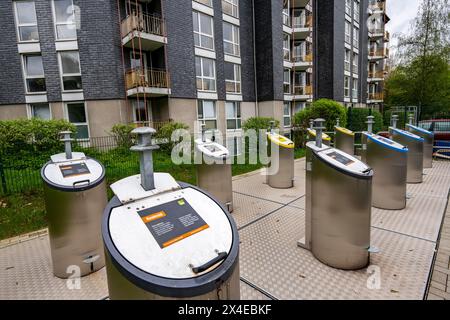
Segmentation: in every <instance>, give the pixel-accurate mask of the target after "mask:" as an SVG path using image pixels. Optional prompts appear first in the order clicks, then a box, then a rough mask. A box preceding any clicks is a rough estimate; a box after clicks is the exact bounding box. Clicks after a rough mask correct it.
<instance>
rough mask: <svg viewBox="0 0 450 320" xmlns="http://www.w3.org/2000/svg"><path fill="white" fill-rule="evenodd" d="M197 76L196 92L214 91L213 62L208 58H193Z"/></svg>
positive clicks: (214, 73) (214, 70) (214, 72)
mask: <svg viewBox="0 0 450 320" xmlns="http://www.w3.org/2000/svg"><path fill="white" fill-rule="evenodd" d="M195 70H196V74H197V90H200V91H216V66H215V61H214V60H212V59H208V58H202V57H195Z"/></svg>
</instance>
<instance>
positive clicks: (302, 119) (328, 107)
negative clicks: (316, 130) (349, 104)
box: [293, 99, 347, 131]
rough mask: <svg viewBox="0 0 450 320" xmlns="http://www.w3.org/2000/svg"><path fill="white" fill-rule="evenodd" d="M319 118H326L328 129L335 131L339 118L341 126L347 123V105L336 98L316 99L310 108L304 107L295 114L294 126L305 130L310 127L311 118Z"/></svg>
mask: <svg viewBox="0 0 450 320" xmlns="http://www.w3.org/2000/svg"><path fill="white" fill-rule="evenodd" d="M317 118H323V119H325V127H326V129H325V130H326V131H334V126H335V125H336V120H337V119H338V118H339V121H340V125H341V126H343V127H345V126H346V125H347V112H346V111H345V107H343V106H342V105H341V104H340V103H338V102H336V101H334V100H329V99H319V100H317V101H314V102H313V104H312V106H311V107H310V108H307V109H304V110H302V111H300V112H298V113H296V114H295V115H294V120H293V122H294V126H295V127H297V128H300V129H303V130H304V129H306V128H308V127H309V121H310V119H317Z"/></svg>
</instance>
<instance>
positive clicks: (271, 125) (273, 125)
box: [270, 120, 275, 132]
mask: <svg viewBox="0 0 450 320" xmlns="http://www.w3.org/2000/svg"><path fill="white" fill-rule="evenodd" d="M274 128H275V121H273V120H272V121H270V132H273V129H274Z"/></svg>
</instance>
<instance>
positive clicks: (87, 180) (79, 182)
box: [73, 179, 91, 188]
mask: <svg viewBox="0 0 450 320" xmlns="http://www.w3.org/2000/svg"><path fill="white" fill-rule="evenodd" d="M82 183H86V184H87V185H89V184H90V183H91V180H89V179H86V180H80V181H75V182H74V183H73V187H74V188H75V187H76V186H77V185H78V184H82Z"/></svg>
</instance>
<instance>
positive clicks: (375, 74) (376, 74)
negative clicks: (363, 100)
mask: <svg viewBox="0 0 450 320" xmlns="http://www.w3.org/2000/svg"><path fill="white" fill-rule="evenodd" d="M368 80H369V82H375V81H384V71H383V70H376V71H369V76H368Z"/></svg>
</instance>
